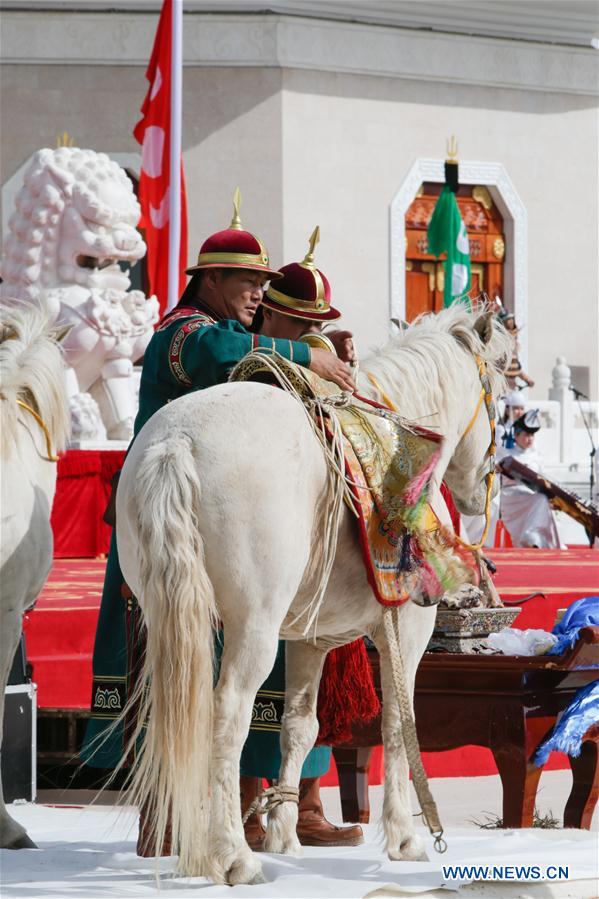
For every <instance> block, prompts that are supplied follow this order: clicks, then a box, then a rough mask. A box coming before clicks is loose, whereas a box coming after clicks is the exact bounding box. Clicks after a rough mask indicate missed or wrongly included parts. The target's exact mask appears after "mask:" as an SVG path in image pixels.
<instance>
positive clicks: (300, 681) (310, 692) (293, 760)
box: [264, 642, 326, 855]
mask: <svg viewBox="0 0 599 899" xmlns="http://www.w3.org/2000/svg"><path fill="white" fill-rule="evenodd" d="M325 656H326V651H325V650H323V649H320V648H319V647H317V646H314V644H312V643H300V642H298V643H295V642H288V643H287V644H286V657H285V658H286V660H285V666H286V667H285V714H284V715H283V721H282V726H281V755H282V761H281V771H280V774H279V783H280V784H281V785H282V786H285V787H295V788H296V789H297V788H298V787H299V782H300V776H301V772H302V765H303V764H304V761H305V759H306V756H307V754H308V752H309V751H310V749H312V747H313V746H314V743H315V741H316V737H317V736H318V719H317V717H316V702H317V699H318V686H319V684H320V676H321V674H322V666H323V664H324V660H325ZM297 817H298V807H297V805H296V803H295V802H284V803H283V804H282V805H279V806H277V807H276V808H274V809H273V810H272V812H271V813H270V814H269V816H268V827H267V831H266V840H265V844H264V848H265V849H266V851H267V852H281V853H285V854H287V855H301V853H302V849H301V846H300V843H299V840H298V838H297V833H296V827H297Z"/></svg>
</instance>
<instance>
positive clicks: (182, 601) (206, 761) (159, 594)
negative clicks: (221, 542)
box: [128, 436, 217, 876]
mask: <svg viewBox="0 0 599 899" xmlns="http://www.w3.org/2000/svg"><path fill="white" fill-rule="evenodd" d="M200 497H201V489H200V480H199V476H198V471H197V467H196V463H195V461H194V458H193V455H192V450H191V441H190V440H189V438H187V437H185V436H177V437H169V438H168V439H167V440H165V441H163V442H161V443H159V444H155V445H153V446H150V447H149V448H148V449H147V450H146V452H145V454H144V456H143V458H142V461H141V463H140V466H139V470H138V473H137V477H136V485H135V504H136V508H137V519H138V526H139V543H138V546H139V558H140V578H141V583H142V584H143V595H142V596H141V597H140V599H141V602H142V607H143V612H144V618H145V623H146V627H147V648H146V655H145V661H144V668H143V674H142V677H141V679H140V685H139V687H138V691H137V693H138V697H137V698H138V701H139V703H140V707H141V716H140V718H139V719H138V721H139V722H140V723H139V725H138V735H141V737H142V740H141V741H139V740H138V742H142V743H143V745H142V748H141V750H140V752H139V754H138V756H137V759H136V764H135V767H134V773H133V774H132V779H131V786H130V791H129V797H128V798H129V801H131V802H133V803H135V804H137V805H138V806H139V807H140V808H144V810H145V816H146V819H148V818H149V820H150V821H151V822H153V823H154V824H155V837H156V845H157V846H158V847H160V846H162V841H163V839H164V836H165V833H166V831H167V828H168V822H169V818H170V824H171V828H172V843H173V851H174V852H175V853H177V854H178V855H179V867H180V870H181V872H182V873H184V874H185V875H187V876H199V875H201V874H203V873H205V870H204V869H205V853H206V847H207V843H208V841H207V836H208V823H209V772H210V757H211V742H212V690H213V645H214V644H213V627H214V625H215V623H216V619H217V616H216V605H215V597H214V589H213V586H212V583H211V581H210V578H209V576H208V573H207V571H206V566H205V559H204V543H203V539H202V535H201V534H200V529H199V522H198V510H199V507H200ZM144 725H147V726H144ZM142 728H143V729H142Z"/></svg>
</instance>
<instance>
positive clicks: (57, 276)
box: [0, 147, 158, 441]
mask: <svg viewBox="0 0 599 899" xmlns="http://www.w3.org/2000/svg"><path fill="white" fill-rule="evenodd" d="M15 206H16V208H15V211H14V212H13V214H12V216H11V218H10V220H9V232H10V233H9V236H8V238H7V240H6V243H5V248H4V254H3V257H2V261H1V263H0V276H1V277H2V280H3V283H2V284H1V285H0V297H1V298H2V300H3V301H4V302H6V303H14V302H19V301H21V302H22V301H27V302H32V303H35V304H36V305H40V304H41V305H44V306H46V307H47V310H48V312H49V314H50V316H51V318H52V319H53V320H54V321H60V322H61V323H68V324H71V325H72V330H71V332H70V334H69V335H68V337H67V338H66V339H65V341H64V343H63V346H64V349H65V353H66V360H67V365H68V372H67V383H68V390H69V398H70V405H71V418H72V434H73V439H74V440H75V441H82V440H96V441H97V440H102V439H106V438H108V439H109V440H128V439H129V438H130V437H131V435H132V432H133V420H134V416H135V412H136V398H135V387H134V381H135V379H134V374H133V363H134V362H135V361H136V360H138V359H139V358H140V357H141V356H143V353H144V351H145V348H146V346H147V345H148V342H149V340H150V338H151V336H152V331H153V325H154V323H155V322H156V321H157V319H158V301H157V299H156V297H149V298H148V297H146V296H145V294H144V293H142V292H141V291H140V290H129V288H130V286H131V281H130V279H129V275H128V273H127V271H126V270H124V268H122V267H121V265H120V264H119V263H128V264H131V263H135V262H137V261H138V260H139V259H141V258H142V256H143V255H144V253H145V251H146V246H145V244H144V242H143V240H142V238H141V235H140V234H139V232H138V231H137V230H136V225H137V223H138V221H139V217H140V208H139V204H138V202H137V199H136V197H135V194H134V192H133V187H132V184H131V181H130V180H129V178H128V177H127V175H126V173H125V171H124V170H123V169H122V168H121V167H120V166H119V165H117V163H116V162H114V161H113V160H111V159H109V157H108V156H106V154H104V153H96V152H95V151H93V150H80V149H77V148H74V147H60V148H59V149H57V150H50V149H44V150H39V151H38V152H37V153H36V154H35V156H34V157H33V159H32V162H31V165H30V166H29V168H28V169H27V172H26V174H25V177H24V181H23V186H22V187H21V189H20V191H19V193H18V194H17V197H16V201H15Z"/></svg>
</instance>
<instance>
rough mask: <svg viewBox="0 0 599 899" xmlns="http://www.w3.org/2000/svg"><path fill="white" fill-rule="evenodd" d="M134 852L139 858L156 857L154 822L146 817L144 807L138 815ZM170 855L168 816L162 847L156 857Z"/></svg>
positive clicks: (170, 837)
mask: <svg viewBox="0 0 599 899" xmlns="http://www.w3.org/2000/svg"><path fill="white" fill-rule="evenodd" d="M136 851H137V854H138V855H139V856H141V858H155V857H156V834H155V833H154V820H153V819H150V818H149V817H148V815H147V811H146V807H145V806H144V807H143V808H142V809H141V811H140V813H139V836H138V837H137V850H136ZM172 854H173V847H172V833H171V821H170V815H169V820H168V821H167V823H166V831H165V834H164V840H163V841H162V846H161V847H160V852H159V853H158V855H161V856H163V855H172Z"/></svg>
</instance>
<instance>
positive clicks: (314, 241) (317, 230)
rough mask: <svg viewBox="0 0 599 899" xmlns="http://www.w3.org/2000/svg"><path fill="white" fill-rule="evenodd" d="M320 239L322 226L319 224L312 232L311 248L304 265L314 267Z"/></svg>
mask: <svg viewBox="0 0 599 899" xmlns="http://www.w3.org/2000/svg"><path fill="white" fill-rule="evenodd" d="M319 240H320V228H319V226H318V225H317V226H316V227H315V229H314V231H313V232H312V234H311V235H310V241H309V249H308V252H307V253H306V255H305V257H304V261H303V262H302V265H309V266H310V267H311V268H314V250H315V249H316V244H317V243H318V242H319Z"/></svg>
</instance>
